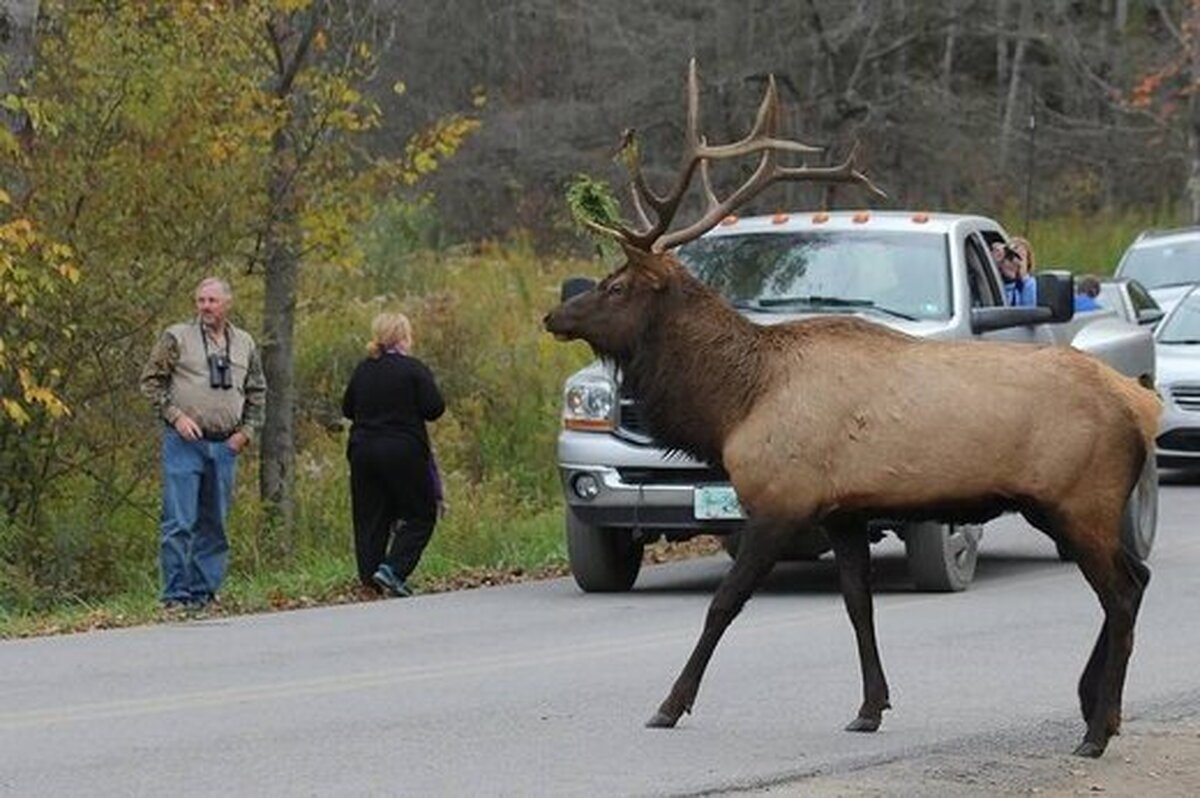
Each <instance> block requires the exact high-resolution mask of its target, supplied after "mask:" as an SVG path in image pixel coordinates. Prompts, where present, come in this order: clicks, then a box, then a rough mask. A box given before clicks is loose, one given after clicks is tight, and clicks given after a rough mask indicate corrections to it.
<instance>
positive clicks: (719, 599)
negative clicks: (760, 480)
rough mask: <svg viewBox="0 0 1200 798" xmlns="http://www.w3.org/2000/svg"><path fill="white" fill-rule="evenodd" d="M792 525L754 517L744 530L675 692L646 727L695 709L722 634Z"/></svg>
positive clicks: (660, 725) (657, 726) (661, 725)
mask: <svg viewBox="0 0 1200 798" xmlns="http://www.w3.org/2000/svg"><path fill="white" fill-rule="evenodd" d="M788 531H789V530H788V527H787V526H786V525H782V524H779V523H773V522H767V521H755V520H753V519H752V520H751V521H749V522H748V523H747V525H746V528H745V529H744V530H743V531H742V540H741V544H740V545H739V546H738V552H737V559H736V560H734V563H733V567H732V568H730V569H729V572H728V573H727V574H725V578H724V579H722V580H721V584H720V585H718V586H717V592H716V593H715V594H713V599H712V602H711V603H710V604H709V606H708V614H707V615H706V616H705V619H704V631H703V632H701V633H700V639H699V640H698V641H697V642H696V647H695V648H694V649H693V650H692V655H691V656H690V657H688V661H687V664H686V665H684V666H683V670H682V671H681V672H680V674H679V677H678V678H677V679H676V680H675V684H674V685H672V687H671V692H670V693H669V694H668V695H667V697H666V699H665V700H664V701H663V702H662V704H661V705H660V706H659V708H658V711H657V712H655V713H654V716H653V717H652V718H650V720H648V721H646V726H648V727H649V728H652V729H669V728H671V727H673V726H674V725H675V724H676V722H678V720H679V717H680V716H681V715H682V714H683V713H684V712H691V711H692V702H693V701H695V699H696V693H697V692H699V690H700V679H701V678H702V677H703V676H704V669H705V668H706V667H707V666H708V661H709V659H710V658H711V657H712V654H713V650H714V649H716V647H717V643H718V642H719V641H720V639H721V635H722V634H723V633H724V632H725V628H726V627H727V626H729V624H730V622H731V621H733V619H734V618H735V617H737V614H738V613H739V612H741V610H742V607H743V606H745V604H746V601H747V600H748V599H749V598H750V595H751V594H752V593H753V592H754V589H755V588H756V587H758V584H759V582H761V581H762V580H763V577H765V576H766V575H767V574H768V573H770V571H771V568H772V567H774V565H775V562H776V560H778V559H779V551H780V547H781V540H782V538H783V537H784V536H786V535H787V534H788Z"/></svg>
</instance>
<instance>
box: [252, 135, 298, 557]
mask: <svg viewBox="0 0 1200 798" xmlns="http://www.w3.org/2000/svg"><path fill="white" fill-rule="evenodd" d="M292 156H293V154H292V148H290V145H289V143H288V139H287V136H286V134H284V133H283V132H278V133H276V134H275V140H274V142H272V146H271V160H272V163H271V184H270V186H269V196H270V208H271V224H270V228H269V229H268V234H266V242H265V268H266V283H265V290H264V295H263V372H264V374H265V376H266V388H268V391H269V401H268V403H266V421H265V425H264V427H263V449H262V460H260V462H259V466H260V470H259V491H260V494H262V498H263V502H264V503H265V504H266V509H268V515H269V517H271V520H272V521H274V522H276V523H277V524H278V526H280V528H281V530H283V532H284V535H286V534H287V530H290V529H292V523H293V520H294V509H295V506H294V502H293V484H294V480H295V431H294V427H295V404H296V396H295V373H294V372H295V359H294V337H295V336H294V329H295V306H296V272H298V270H299V262H300V256H299V251H300V250H299V244H298V241H299V236H298V229H296V228H298V223H299V222H298V218H296V210H295V192H294V191H293V179H294V158H293V157H292Z"/></svg>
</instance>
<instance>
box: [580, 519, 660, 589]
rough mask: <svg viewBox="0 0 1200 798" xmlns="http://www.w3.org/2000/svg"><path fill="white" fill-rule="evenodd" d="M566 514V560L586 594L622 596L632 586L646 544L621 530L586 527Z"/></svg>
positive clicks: (640, 565) (639, 567)
mask: <svg viewBox="0 0 1200 798" xmlns="http://www.w3.org/2000/svg"><path fill="white" fill-rule="evenodd" d="M566 513H567V557H568V559H569V560H570V562H571V575H572V576H574V577H575V584H577V585H579V587H580V589H581V590H583V591H584V592H585V593H623V592H625V591H626V590H629V588H631V587H633V583H634V580H636V579H637V575H638V571H639V570H640V569H641V567H642V549H644V548H645V545H644V544H643V543H641V542H640V541H634V539H633V534H632V533H631V532H628V531H626V530H623V529H611V528H608V527H596V526H589V525H587V524H585V523H583V522H582V521H580V520H579V519H578V518H576V517H575V514H574V513H572V512H571V511H570V510H567V511H566Z"/></svg>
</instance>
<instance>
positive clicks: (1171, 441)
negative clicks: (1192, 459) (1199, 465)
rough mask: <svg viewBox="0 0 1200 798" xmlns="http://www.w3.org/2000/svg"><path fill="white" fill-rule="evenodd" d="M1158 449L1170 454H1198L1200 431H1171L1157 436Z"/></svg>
mask: <svg viewBox="0 0 1200 798" xmlns="http://www.w3.org/2000/svg"><path fill="white" fill-rule="evenodd" d="M1158 448H1160V449H1164V450H1167V451H1172V452H1200V429H1173V430H1171V431H1170V432H1168V433H1166V434H1165V435H1159V436H1158Z"/></svg>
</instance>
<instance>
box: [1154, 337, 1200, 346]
mask: <svg viewBox="0 0 1200 798" xmlns="http://www.w3.org/2000/svg"><path fill="white" fill-rule="evenodd" d="M1158 342H1159V343H1160V344H1193V345H1195V344H1200V338H1159V339H1158Z"/></svg>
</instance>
